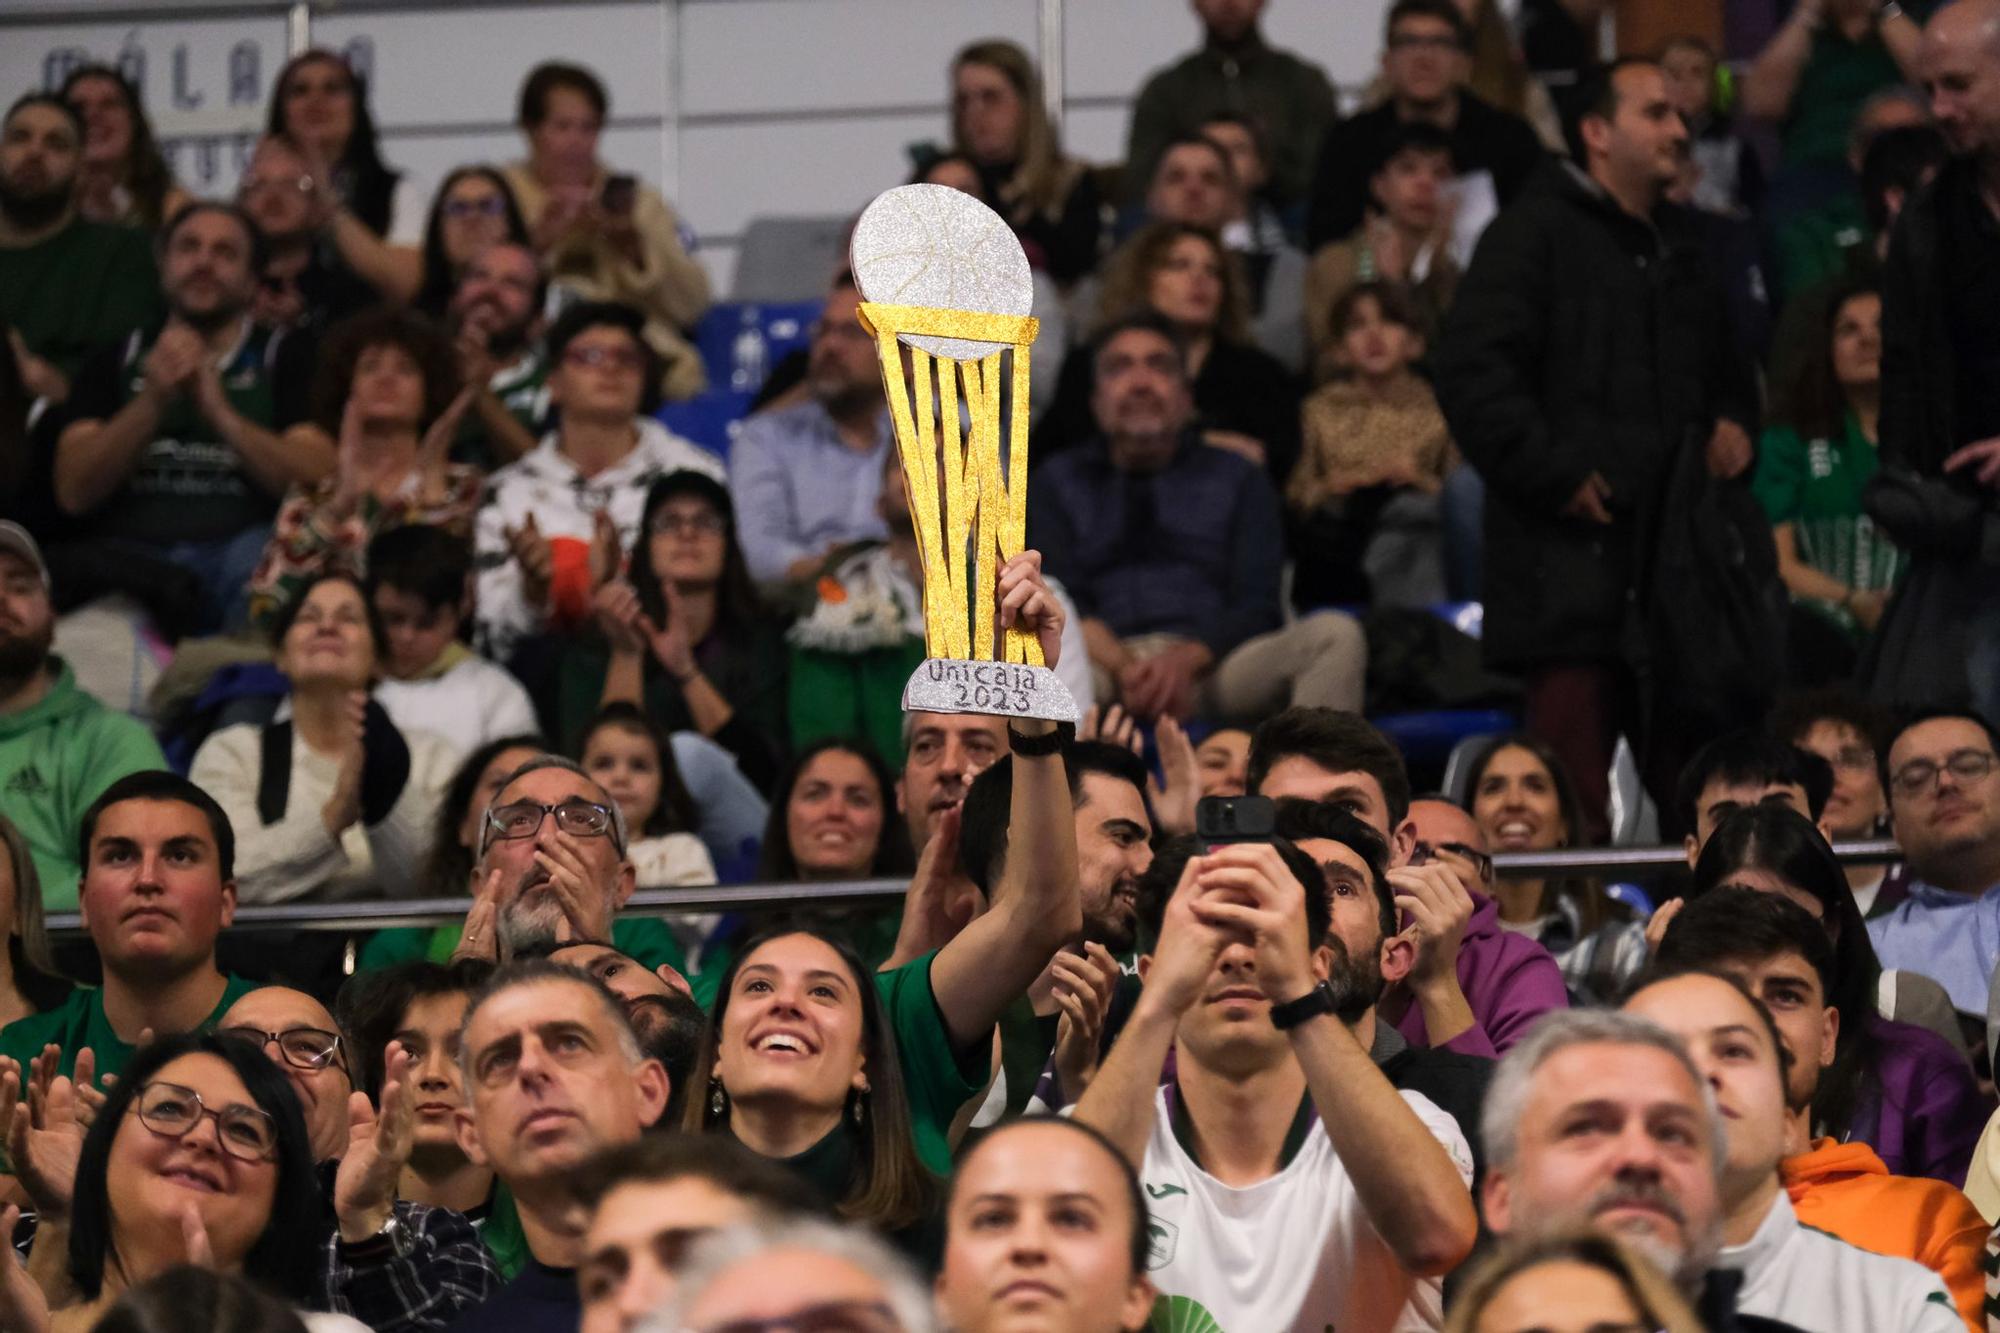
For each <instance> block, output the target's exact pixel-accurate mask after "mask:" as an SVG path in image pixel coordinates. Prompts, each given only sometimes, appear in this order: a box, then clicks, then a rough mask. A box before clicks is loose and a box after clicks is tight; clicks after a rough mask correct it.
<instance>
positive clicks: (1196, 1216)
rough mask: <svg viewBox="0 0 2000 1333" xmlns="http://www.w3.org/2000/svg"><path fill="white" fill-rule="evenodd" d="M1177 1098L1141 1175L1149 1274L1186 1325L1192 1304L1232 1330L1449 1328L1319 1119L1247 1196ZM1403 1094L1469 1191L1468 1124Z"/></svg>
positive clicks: (1316, 1332)
mask: <svg viewBox="0 0 2000 1333" xmlns="http://www.w3.org/2000/svg"><path fill="white" fill-rule="evenodd" d="M1172 1091H1173V1090H1172V1089H1171V1088H1170V1087H1163V1088H1161V1089H1160V1091H1159V1092H1158V1094H1157V1095H1156V1100H1155V1101H1154V1116H1153V1136H1152V1139H1151V1140H1150V1141H1149V1142H1148V1143H1147V1144H1146V1164H1145V1168H1144V1170H1142V1171H1141V1172H1140V1173H1139V1178H1140V1180H1141V1182H1142V1183H1143V1184H1144V1185H1145V1189H1146V1207H1147V1209H1148V1210H1149V1211H1150V1220H1149V1222H1148V1226H1147V1231H1148V1247H1149V1254H1148V1257H1147V1262H1146V1268H1147V1270H1148V1271H1147V1276H1148V1277H1150V1278H1152V1280H1153V1284H1154V1285H1155V1286H1156V1287H1158V1288H1159V1290H1160V1294H1161V1295H1162V1296H1163V1297H1166V1298H1167V1299H1168V1302H1169V1303H1170V1304H1171V1305H1173V1306H1175V1307H1182V1308H1181V1309H1179V1310H1177V1315H1178V1317H1179V1318H1181V1319H1185V1318H1188V1317H1189V1316H1191V1315H1192V1313H1193V1312H1192V1311H1188V1310H1186V1309H1185V1308H1184V1307H1185V1306H1187V1305H1188V1304H1192V1305H1195V1306H1198V1307H1199V1308H1200V1309H1201V1310H1202V1311H1204V1312H1206V1313H1207V1315H1208V1316H1209V1318H1210V1320H1212V1321H1213V1327H1215V1328H1217V1329H1219V1330H1221V1333H1286V1330H1292V1331H1293V1333H1324V1331H1325V1330H1327V1329H1334V1330H1337V1331H1338V1333H1389V1331H1390V1330H1402V1329H1436V1328H1438V1327H1439V1325H1440V1324H1441V1322H1442V1320H1443V1313H1444V1303H1443V1295H1442V1291H1441V1288H1440V1285H1439V1282H1438V1280H1437V1279H1436V1278H1423V1279H1419V1278H1416V1277H1413V1276H1411V1275H1410V1273H1409V1272H1408V1271H1406V1270H1405V1269H1404V1268H1403V1266H1402V1265H1401V1263H1399V1262H1398V1261H1397V1259H1396V1256H1395V1254H1394V1253H1393V1252H1392V1251H1391V1250H1390V1249H1389V1246H1388V1244H1387V1243H1386V1242H1385V1241H1383V1239H1382V1237H1381V1236H1380V1235H1378V1234H1377V1233H1376V1231H1375V1227H1374V1224H1373V1223H1372V1222H1370V1221H1369V1219H1368V1216H1367V1214H1366V1213H1365V1212H1364V1211H1363V1209H1362V1206H1361V1200H1360V1198H1359V1196H1358V1195H1357V1194H1356V1193H1355V1190H1354V1183H1353V1181H1352V1180H1351V1179H1349V1177H1348V1174H1347V1169H1346V1167H1345V1166H1343V1165H1342V1163H1341V1160H1340V1158H1339V1156H1338V1155H1337V1154H1336V1153H1335V1152H1334V1150H1333V1141H1332V1140H1331V1139H1329V1138H1327V1136H1326V1128H1325V1126H1323V1125H1322V1124H1321V1123H1320V1121H1319V1117H1318V1116H1314V1117H1313V1120H1312V1125H1311V1128H1309V1129H1308V1130H1307V1132H1306V1136H1305V1142H1304V1143H1303V1144H1301V1145H1300V1147H1299V1150H1298V1152H1297V1153H1295V1154H1294V1155H1293V1157H1292V1160H1291V1161H1289V1162H1287V1163H1286V1164H1285V1165H1284V1166H1283V1167H1282V1168H1281V1169H1280V1170H1279V1171H1278V1173H1277V1174H1276V1175H1274V1176H1272V1177H1271V1178H1270V1179H1268V1180H1264V1181H1260V1182H1258V1183H1257V1184H1255V1185H1250V1186H1246V1187H1244V1188H1240V1189H1238V1188H1233V1187H1231V1186H1228V1185H1225V1184H1223V1183H1222V1182H1221V1181H1219V1180H1217V1179H1216V1178H1215V1177H1213V1176H1211V1175H1209V1174H1208V1172H1206V1171H1204V1170H1202V1168H1201V1167H1200V1166H1199V1165H1198V1164H1196V1162H1195V1161H1194V1159H1193V1158H1192V1157H1190V1156H1189V1155H1188V1153H1187V1150H1186V1149H1184V1148H1183V1147H1182V1146H1181V1144H1180V1140H1179V1139H1177V1138H1176V1137H1175V1136H1174V1126H1173V1118H1172V1114H1171V1112H1170V1111H1169V1109H1168V1107H1169V1101H1168V1099H1169V1097H1170V1096H1171V1095H1172ZM1402 1098H1403V1100H1404V1101H1406V1102H1408V1103H1409V1105H1410V1109H1411V1110H1413V1111H1415V1112H1416V1113H1417V1118H1418V1119H1420V1120H1422V1121H1423V1122H1424V1126H1425V1128H1427V1129H1429V1130H1430V1132H1431V1133H1432V1134H1433V1135H1434V1136H1435V1137H1436V1138H1437V1141H1438V1142H1439V1143H1441V1144H1443V1145H1444V1149H1445V1151H1446V1152H1447V1153H1449V1154H1450V1155H1451V1159H1452V1162H1453V1164H1455V1165H1456V1166H1457V1167H1458V1172H1459V1175H1460V1176H1461V1177H1462V1178H1463V1179H1464V1180H1465V1184H1466V1188H1468V1189H1470V1188H1471V1186H1472V1150H1471V1149H1470V1148H1469V1147H1467V1146H1466V1142H1465V1136H1464V1135H1463V1134H1461V1133H1460V1132H1459V1129H1458V1125H1457V1123H1456V1122H1455V1121H1454V1120H1452V1118H1451V1117H1450V1116H1448V1115H1446V1114H1445V1113H1444V1112H1443V1111H1440V1110H1439V1109H1438V1108H1437V1107H1436V1106H1435V1105H1434V1104H1432V1103H1431V1102H1430V1100H1429V1099H1427V1098H1425V1097H1424V1096H1423V1095H1422V1094H1421V1093H1415V1092H1405V1093H1403V1094H1402ZM1182 1326H1183V1324H1182V1323H1180V1322H1176V1323H1175V1324H1174V1327H1176V1328H1179V1327H1182ZM1185 1326H1186V1327H1190V1328H1192V1327H1196V1326H1197V1324H1195V1323H1189V1324H1186V1325H1185ZM1199 1326H1200V1327H1204V1328H1205V1327H1209V1326H1210V1325H1205V1324H1204V1325H1199Z"/></svg>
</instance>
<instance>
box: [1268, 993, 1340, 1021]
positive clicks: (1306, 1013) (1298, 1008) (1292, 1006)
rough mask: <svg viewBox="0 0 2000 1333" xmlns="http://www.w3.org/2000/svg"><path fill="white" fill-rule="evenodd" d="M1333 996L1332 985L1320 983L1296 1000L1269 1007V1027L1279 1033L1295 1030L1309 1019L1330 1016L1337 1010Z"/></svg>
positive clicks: (1336, 1003) (1337, 1003) (1337, 1005)
mask: <svg viewBox="0 0 2000 1333" xmlns="http://www.w3.org/2000/svg"><path fill="white" fill-rule="evenodd" d="M1339 1007H1340V1006H1339V1002H1338V1001H1337V1000H1335V998H1334V995H1333V983H1332V982H1330V981H1322V982H1320V983H1319V985H1317V986H1314V987H1313V988H1312V989H1311V990H1309V991H1307V992H1306V993H1305V994H1304V995H1301V996H1299V998H1298V999H1296V1000H1287V1001H1285V1002H1284V1003H1283V1004H1274V1005H1272V1006H1271V1026H1272V1027H1274V1028H1276V1029H1278V1030H1279V1031H1280V1032H1283V1031H1286V1030H1287V1029H1290V1028H1295V1027H1297V1026H1298V1025H1299V1024H1301V1023H1303V1022H1305V1021H1306V1020H1307V1019H1309V1018H1318V1017H1319V1016H1320V1015H1321V1014H1330V1013H1332V1012H1333V1011H1334V1010H1335V1009H1337V1008H1339Z"/></svg>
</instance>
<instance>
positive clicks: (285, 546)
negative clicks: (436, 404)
mask: <svg viewBox="0 0 2000 1333" xmlns="http://www.w3.org/2000/svg"><path fill="white" fill-rule="evenodd" d="M420 484H421V474H419V473H417V472H415V471H412V472H411V474H410V476H409V477H408V479H407V480H405V482H404V483H403V486H402V488H401V489H400V490H399V491H398V492H397V494H396V495H395V496H394V497H393V498H392V499H389V500H386V501H384V500H378V499H376V498H375V497H374V496H373V495H366V496H363V497H362V500H361V503H360V504H358V505H356V506H354V507H353V508H351V509H349V510H348V511H347V512H346V513H345V514H342V513H340V512H338V510H337V509H336V507H335V505H334V503H333V492H334V479H333V478H331V477H329V478H327V479H326V480H325V481H323V482H321V483H319V484H318V485H317V486H314V487H312V488H311V489H307V488H304V487H300V486H294V487H292V488H291V490H290V491H288V492H286V494H285V502H284V503H283V504H282V505H280V506H279V507H278V518H277V521H276V523H275V524H273V526H272V530H271V540H270V542H269V544H268V545H266V546H265V547H264V557H263V559H261V560H259V561H258V562H257V572H256V573H255V574H253V575H251V576H250V621H251V623H252V624H254V625H260V626H267V625H269V624H270V623H271V621H272V620H273V619H275V618H276V616H277V614H278V613H279V612H280V611H281V610H283V609H284V608H285V606H286V605H288V604H289V603H290V602H291V599H292V598H294V597H296V596H297V595H298V593H299V590H300V589H301V588H303V587H304V586H305V585H306V584H307V583H308V582H310V581H311V580H313V579H315V578H317V577H319V576H320V575H322V574H350V575H352V576H354V577H355V578H361V577H363V576H364V575H366V574H367V572H368V571H367V570H366V569H365V568H363V566H364V564H365V562H366V560H367V555H368V543H369V542H371V541H373V540H374V538H375V535H376V534H377V533H380V532H386V531H388V530H389V529H390V528H399V527H403V526H405V525H406V524H411V523H424V524H428V525H430V526H432V527H439V528H443V529H444V530H445V531H447V532H449V533H451V534H452V535H454V536H457V537H462V538H465V539H466V540H467V541H468V542H469V541H470V540H471V537H472V515H473V512H474V511H475V510H477V509H478V508H479V500H480V495H481V493H482V491H483V490H484V488H485V474H483V473H482V472H480V470H479V469H478V468H476V467H468V466H466V465H464V464H459V463H451V464H447V465H446V466H445V469H444V487H443V492H442V494H440V495H435V496H425V495H423V494H422V493H421V491H420Z"/></svg>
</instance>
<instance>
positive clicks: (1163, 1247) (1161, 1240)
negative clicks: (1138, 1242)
mask: <svg viewBox="0 0 2000 1333" xmlns="http://www.w3.org/2000/svg"><path fill="white" fill-rule="evenodd" d="M1181 1193H1183V1194H1185V1193H1187V1191H1186V1190H1182V1191H1181ZM1180 1239H1181V1229H1180V1228H1179V1227H1177V1226H1175V1225H1174V1224H1173V1223H1172V1222H1162V1221H1160V1220H1159V1219H1158V1218H1152V1219H1149V1220H1148V1221H1147V1223H1146V1271H1147V1272H1149V1273H1150V1272H1158V1271H1159V1270H1160V1269H1162V1268H1165V1267H1166V1266H1167V1265H1168V1264H1170V1263H1172V1262H1173V1261H1174V1247H1175V1246H1177V1245H1179V1244H1180Z"/></svg>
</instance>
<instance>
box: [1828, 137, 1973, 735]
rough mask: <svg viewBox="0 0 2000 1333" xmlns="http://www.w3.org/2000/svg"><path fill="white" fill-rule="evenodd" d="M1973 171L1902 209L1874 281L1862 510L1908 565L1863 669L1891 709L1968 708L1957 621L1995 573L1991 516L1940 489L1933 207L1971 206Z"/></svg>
mask: <svg viewBox="0 0 2000 1333" xmlns="http://www.w3.org/2000/svg"><path fill="white" fill-rule="evenodd" d="M1978 189H1979V182H1978V175H1977V172H1976V171H1975V169H1974V168H1973V166H1972V164H1971V163H1969V162H1966V161H1964V160H1959V161H1954V162H1951V163H1949V164H1947V165H1946V167H1945V168H1944V170H1942V171H1940V172H1939V173H1938V175H1937V178H1936V179H1935V180H1934V181H1932V182H1931V183H1930V184H1929V185H1928V186H1926V187H1925V188H1923V189H1922V190H1919V191H1918V192H1917V193H1916V194H1914V195H1912V196H1911V197H1910V200H1909V202H1908V203H1907V204H1905V205H1904V207H1903V211H1902V213H1901V214H1900V215H1899V216H1898V218H1897V219H1896V230H1895V233H1894V235H1893V236H1892V237H1891V238H1890V241H1889V258H1888V261H1887V263H1886V264H1885V265H1884V267H1883V272H1882V419H1881V446H1880V448H1881V458H1882V469H1881V471H1880V472H1878V473H1877V474H1876V475H1875V478H1874V480H1872V481H1870V482H1869V484H1868V490H1867V492H1866V494H1865V496H1864V498H1863V502H1864V503H1865V505H1866V506H1867V509H1868V513H1869V515H1870V517H1872V518H1873V519H1874V520H1875V521H1876V522H1877V523H1878V524H1880V525H1881V526H1882V530H1883V531H1884V532H1887V533H1888V534H1889V536H1890V537H1892V538H1894V539H1895V542H1896V544H1897V545H1898V546H1901V547H1902V548H1903V549H1904V550H1906V551H1908V552H1909V553H1910V569H1909V573H1908V574H1906V575H1905V576H1904V577H1903V581H1902V582H1901V583H1900V584H1899V585H1897V588H1896V593H1895V596H1894V597H1892V598H1891V599H1890V602H1889V607H1888V610H1887V612H1886V613H1885V614H1884V616H1883V618H1882V625H1881V628H1880V630H1879V631H1878V632H1877V634H1876V636H1875V638H1874V640H1873V641H1872V642H1871V643H1870V645H1869V651H1868V654H1867V656H1866V658H1865V659H1864V660H1863V662H1862V668H1861V671H1862V677H1863V679H1864V680H1865V681H1866V682H1867V685H1868V692H1869V694H1870V695H1872V696H1873V697H1874V698H1875V699H1876V700H1877V701H1878V702H1880V703H1883V704H1887V705H1890V706H1893V707H1899V708H1916V707H1932V706H1937V705H1941V704H1960V703H1964V702H1966V701H1967V699H1968V695H1969V686H1968V682H1967V680H1966V671H1965V651H1966V645H1965V636H1964V626H1965V621H1966V618H1967V617H1968V616H1969V615H1970V614H1971V613H1972V611H1973V610H1974V609H1975V608H1977V607H1978V606H1979V604H1980V603H1981V602H1982V601H1983V600H1984V599H1985V598H1986V596H1987V595H1988V594H1987V589H1988V588H1990V587H1991V586H1992V582H1993V578H1994V575H1995V572H1996V571H1995V566H1996V565H2000V514H1996V512H1995V510H1994V503H1993V496H1992V492H1990V491H1986V490H1982V489H1981V488H1980V487H1979V486H1978V485H1977V484H1976V483H1975V482H1974V481H1973V480H1972V479H1971V477H1970V475H1969V473H1967V474H1960V475H1958V476H1955V477H1947V476H1946V475H1945V471H1944V460H1945V458H1946V457H1947V456H1949V455H1950V454H1951V452H1952V451H1953V450H1954V449H1956V448H1957V447H1958V446H1959V445H1960V444H1961V443H1969V441H1961V440H1959V439H1958V438H1957V437H1958V429H1957V424H1956V421H1955V414H1954V411H1953V407H1954V404H1955V402H1956V393H1955V379H1956V372H1957V358H1956V357H1955V356H1954V355H1953V352H1952V342H1951V334H1950V332H1949V330H1948V328H1947V325H1946V317H1945V293H1944V287H1943V284H1944V283H1945V282H1946V281H1948V280H1949V277H1950V269H1951V265H1952V260H1951V257H1950V256H1948V255H1946V254H1945V253H1944V246H1943V243H1942V231H1941V226H1940V222H1939V210H1940V208H1941V207H1953V206H1958V205H1960V204H1962V202H1963V200H1964V197H1965V196H1964V193H1963V192H1965V191H1971V192H1973V193H1974V197H1975V198H1976V197H1977V191H1978Z"/></svg>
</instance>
